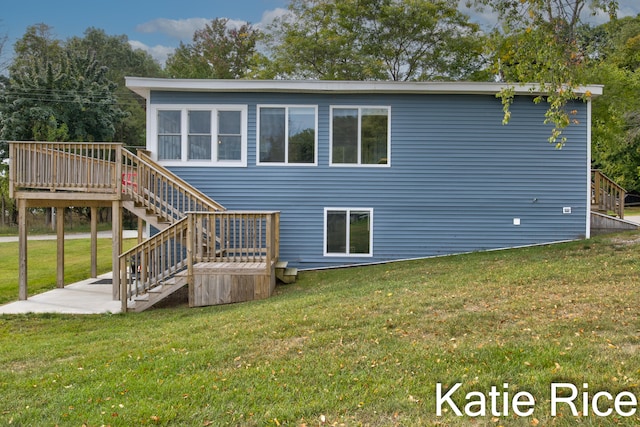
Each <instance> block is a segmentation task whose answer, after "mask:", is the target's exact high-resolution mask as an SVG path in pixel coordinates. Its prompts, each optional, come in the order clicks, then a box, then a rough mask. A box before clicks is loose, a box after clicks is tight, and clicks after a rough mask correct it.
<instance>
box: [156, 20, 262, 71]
mask: <svg viewBox="0 0 640 427" xmlns="http://www.w3.org/2000/svg"><path fill="white" fill-rule="evenodd" d="M259 34H260V32H259V30H258V29H256V28H254V27H253V26H252V25H251V24H248V23H247V24H243V25H241V26H240V27H239V28H234V27H232V26H231V25H230V23H229V20H228V19H221V18H217V19H214V20H213V21H211V23H209V24H207V25H206V26H205V28H203V29H202V30H198V31H196V32H195V34H194V35H193V43H191V44H184V43H182V42H181V43H180V46H179V47H178V48H177V49H176V50H175V52H174V53H173V54H172V55H170V56H169V58H168V59H167V63H166V67H165V69H166V71H167V73H169V75H170V76H171V77H175V78H192V79H240V78H243V77H246V76H248V75H250V74H251V73H252V72H253V71H254V68H255V65H256V61H257V55H258V54H257V50H256V43H257V41H258V37H259Z"/></svg>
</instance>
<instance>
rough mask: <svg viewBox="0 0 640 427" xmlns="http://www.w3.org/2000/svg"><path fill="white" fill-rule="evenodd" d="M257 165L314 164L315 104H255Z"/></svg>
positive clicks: (315, 135) (316, 120)
mask: <svg viewBox="0 0 640 427" xmlns="http://www.w3.org/2000/svg"><path fill="white" fill-rule="evenodd" d="M257 114H258V138H257V139H258V164H262V165H267V164H279V165H282V164H293V165H316V164H317V160H316V159H317V155H316V151H317V146H318V144H317V134H318V132H317V128H318V108H317V107H316V106H304V105H300V106H271V105H269V106H258V111H257Z"/></svg>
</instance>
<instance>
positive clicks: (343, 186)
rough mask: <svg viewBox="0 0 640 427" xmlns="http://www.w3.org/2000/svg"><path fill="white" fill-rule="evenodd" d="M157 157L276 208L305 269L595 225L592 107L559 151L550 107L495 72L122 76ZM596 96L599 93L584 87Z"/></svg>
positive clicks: (557, 236)
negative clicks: (377, 77) (466, 78)
mask: <svg viewBox="0 0 640 427" xmlns="http://www.w3.org/2000/svg"><path fill="white" fill-rule="evenodd" d="M127 86H128V87H129V88H130V89H131V90H133V91H135V92H136V93H139V94H141V95H142V96H144V97H145V98H146V100H147V146H146V148H147V150H149V152H150V156H151V157H152V158H153V159H155V160H157V161H158V162H159V163H161V164H162V165H164V166H166V167H167V168H169V169H170V170H172V171H173V172H174V173H176V174H178V175H179V176H180V177H182V178H183V179H184V180H186V181H187V182H189V183H190V184H191V185H193V186H195V187H196V188H198V189H199V190H200V191H202V192H203V193H205V194H206V195H208V196H210V197H211V198H212V199H214V200H215V201H217V202H218V203H220V204H221V205H223V206H225V207H226V208H227V209H229V210H251V211H255V210H261V211H280V213H281V214H280V258H281V259H285V260H287V261H289V264H290V265H292V266H296V267H298V268H320V267H330V266H342V265H352V264H364V263H375V262H384V261H390V260H400V259H411V258H419V257H427V256H434V255H443V254H452V253H461V252H468V251H477V250H486V249H497V248H506V247H515V246H523V245H532V244H540V243H547V242H557V241H564V240H572V239H579V238H583V237H588V235H589V215H590V154H589V153H590V103H589V102H586V103H583V102H575V103H574V105H570V106H569V107H568V108H569V109H570V110H573V113H574V114H573V118H575V119H576V121H577V122H576V123H575V124H572V125H570V126H569V127H568V128H567V129H566V130H565V133H564V134H565V136H566V137H567V138H568V143H567V144H566V146H565V147H564V148H563V149H562V150H557V149H556V148H555V147H554V145H552V144H549V143H548V142H547V138H548V137H549V135H550V132H551V128H550V127H549V126H546V125H543V121H544V113H545V110H546V104H544V103H543V104H538V105H537V104H534V103H533V102H532V100H533V94H532V93H531V92H530V87H521V88H517V96H516V99H515V102H514V104H513V106H512V119H511V122H510V123H509V124H508V125H506V126H504V125H502V115H503V113H502V104H501V101H500V99H498V98H496V96H495V94H496V93H497V92H499V90H500V85H499V84H494V83H415V82H414V83H395V82H322V81H238V80H233V81H228V80H227V81H220V80H167V79H147V78H128V79H127ZM586 89H589V90H590V91H591V92H592V93H593V94H595V95H597V94H599V93H601V92H602V88H601V87H598V86H593V87H589V88H585V90H586Z"/></svg>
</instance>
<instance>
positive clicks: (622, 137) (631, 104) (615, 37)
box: [580, 16, 640, 192]
mask: <svg viewBox="0 0 640 427" xmlns="http://www.w3.org/2000/svg"><path fill="white" fill-rule="evenodd" d="M638 40H640V16H638V17H635V18H631V17H627V18H623V19H619V20H614V21H611V22H608V23H606V24H603V25H600V26H598V27H595V28H594V27H590V26H586V27H584V28H582V29H581V31H580V43H581V45H582V46H583V49H584V51H585V55H586V56H587V57H588V58H591V61H589V63H588V67H587V77H586V78H587V79H589V80H591V81H594V82H597V83H602V84H604V85H605V90H604V94H603V95H602V96H600V97H598V98H596V99H595V100H594V101H593V126H592V139H593V144H592V161H593V166H594V167H595V168H598V169H602V170H603V171H604V172H605V173H606V174H607V175H608V176H609V177H611V178H612V179H614V180H615V181H616V182H617V183H619V184H620V185H622V186H623V187H624V188H625V189H626V190H627V191H634V192H640V98H639V97H638V93H640V62H639V61H638V59H640V45H638Z"/></svg>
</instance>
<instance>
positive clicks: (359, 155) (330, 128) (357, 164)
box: [329, 105, 391, 168]
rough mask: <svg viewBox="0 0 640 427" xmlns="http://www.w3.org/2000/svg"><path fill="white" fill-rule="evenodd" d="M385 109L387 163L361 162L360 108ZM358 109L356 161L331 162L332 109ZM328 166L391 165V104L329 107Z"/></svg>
mask: <svg viewBox="0 0 640 427" xmlns="http://www.w3.org/2000/svg"><path fill="white" fill-rule="evenodd" d="M376 108H379V109H385V110H387V163H386V164H377V163H375V164H373V163H371V164H369V163H362V110H363V109H376ZM347 109H350V110H358V162H357V163H334V162H333V111H334V110H347ZM329 166H335V167H358V168H361V167H362V168H388V167H391V106H390V105H332V106H331V107H330V108H329Z"/></svg>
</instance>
